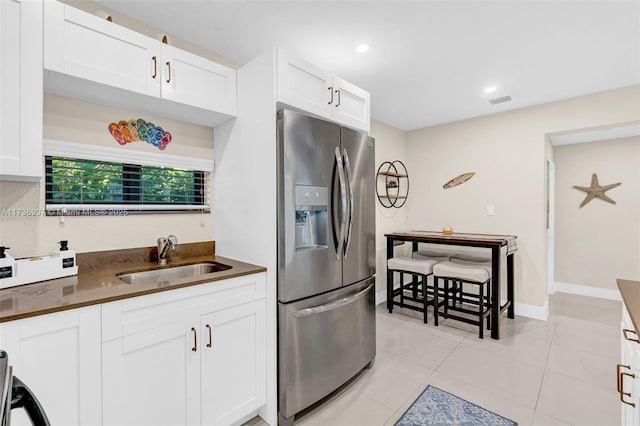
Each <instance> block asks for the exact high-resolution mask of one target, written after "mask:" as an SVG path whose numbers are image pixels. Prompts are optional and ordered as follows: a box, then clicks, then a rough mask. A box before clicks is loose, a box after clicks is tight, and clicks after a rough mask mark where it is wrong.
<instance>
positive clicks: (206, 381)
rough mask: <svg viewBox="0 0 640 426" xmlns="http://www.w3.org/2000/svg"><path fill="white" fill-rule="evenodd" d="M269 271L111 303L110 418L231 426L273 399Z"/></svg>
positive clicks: (106, 308)
mask: <svg viewBox="0 0 640 426" xmlns="http://www.w3.org/2000/svg"><path fill="white" fill-rule="evenodd" d="M264 287H265V274H264V273H262V274H254V275H248V276H244V277H237V278H232V279H228V280H224V281H217V282H214V283H210V284H202V285H199V286H193V287H188V288H183V289H179V290H172V291H166V292H163V293H157V294H153V295H149V296H141V297H135V298H131V299H126V300H123V301H118V302H112V303H108V304H105V305H103V310H102V327H103V328H102V329H103V343H102V394H103V420H104V424H105V425H187V424H188V425H200V424H202V425H229V424H234V423H237V422H239V421H240V420H243V419H244V418H245V417H246V416H247V415H250V414H251V413H254V412H255V411H256V410H257V409H258V408H259V407H260V406H261V405H263V404H264V403H265V399H266V384H265V380H266V378H265V377H266V371H265V368H266V367H265V365H266V361H265V329H264V327H265V325H264V324H265V309H264V303H265V302H264V294H265V292H264V291H265V288H264Z"/></svg>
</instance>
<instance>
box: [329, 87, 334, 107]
mask: <svg viewBox="0 0 640 426" xmlns="http://www.w3.org/2000/svg"><path fill="white" fill-rule="evenodd" d="M329 93H331V98H330V99H329V105H331V104H332V103H333V87H329Z"/></svg>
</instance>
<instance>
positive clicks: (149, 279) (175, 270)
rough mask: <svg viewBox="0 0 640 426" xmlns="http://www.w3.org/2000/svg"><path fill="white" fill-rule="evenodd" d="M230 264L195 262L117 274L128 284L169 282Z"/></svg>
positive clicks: (217, 270)
mask: <svg viewBox="0 0 640 426" xmlns="http://www.w3.org/2000/svg"><path fill="white" fill-rule="evenodd" d="M231 268H232V267H231V266H229V265H225V264H223V263H218V262H204V263H193V264H191V265H180V266H169V267H166V268H161V269H152V270H150V271H141V272H123V273H121V274H117V275H116V276H117V277H118V278H120V279H121V280H122V281H124V282H125V283H126V284H154V283H156V284H157V283H163V282H169V281H173V280H177V279H181V278H196V277H199V276H201V275H205V274H211V273H213V272H219V271H226V270H227V269H231Z"/></svg>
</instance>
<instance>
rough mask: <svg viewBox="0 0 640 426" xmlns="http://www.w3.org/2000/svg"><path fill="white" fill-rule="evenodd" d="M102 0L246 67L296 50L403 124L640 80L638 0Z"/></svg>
mask: <svg viewBox="0 0 640 426" xmlns="http://www.w3.org/2000/svg"><path fill="white" fill-rule="evenodd" d="M98 2H99V3H101V4H103V5H104V6H106V7H109V8H111V9H114V10H115V11H118V12H121V13H124V14H126V15H128V16H129V17H131V18H134V19H137V20H139V21H142V22H144V23H147V24H149V25H152V26H154V27H156V28H160V29H162V30H163V31H167V32H168V33H172V34H174V35H176V36H178V37H180V38H183V39H185V40H187V41H190V42H192V43H195V44H197V45H200V46H202V47H204V48H206V49H208V50H210V51H212V52H215V53H218V54H220V55H222V56H223V57H226V58H228V59H230V60H232V61H235V62H238V63H241V64H243V63H246V62H248V61H249V60H251V59H252V58H253V57H255V56H258V55H259V54H260V53H262V52H264V51H265V50H267V49H269V48H271V47H274V46H279V47H284V48H286V49H288V50H290V51H291V52H293V53H295V54H297V55H298V56H300V57H303V58H305V59H307V60H308V61H310V62H312V63H314V64H315V65H318V66H319V67H321V68H324V69H326V70H327V71H330V72H332V73H334V74H336V75H338V76H340V77H342V78H344V79H346V80H348V81H351V82H353V83H354V84H356V85H358V86H360V87H362V88H364V89H366V90H367V91H369V92H371V98H372V107H371V115H372V118H373V119H376V120H379V121H382V122H384V123H387V124H390V125H392V126H394V127H397V128H400V129H403V130H413V129H416V128H421V127H427V126H432V125H435V124H440V123H446V122H451V121H456V120H461V119H465V118H470V117H477V116H482V115H487V114H492V113H495V112H500V111H506V110H510V109H516V108H522V107H525V106H529V105H535V104H540V103H545V102H550V101H554V100H558V99H565V98H569V97H574V96H579V95H583V94H587V93H593V92H598V91H602V90H608V89H612V88H618V87H624V86H629V85H633V84H639V83H640V2H638V1H626V2H618V1H603V2H598V1H556V2H554V1H533V2H525V1H511V2H505V1H495V2H489V1H478V0H476V1H465V2H463V1H414V2H405V1H397V0H396V1H352V2H339V1H295V2H293V1H290V2H275V1H258V2H251V1H204V0H200V1H190V0H173V1H161V0H126V1H125V0H99V1H98ZM361 43H367V44H369V45H370V50H369V51H368V52H366V53H358V52H356V51H355V47H356V46H357V45H358V44H361ZM488 86H494V87H496V90H495V91H494V92H493V93H490V94H486V93H484V89H485V88H486V87H488ZM506 95H509V96H511V97H512V98H513V100H512V101H511V102H507V103H502V104H498V105H490V104H489V102H488V100H489V99H493V98H498V97H501V96H506Z"/></svg>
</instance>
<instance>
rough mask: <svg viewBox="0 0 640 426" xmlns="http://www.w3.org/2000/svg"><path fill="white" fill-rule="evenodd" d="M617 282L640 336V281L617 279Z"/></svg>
mask: <svg viewBox="0 0 640 426" xmlns="http://www.w3.org/2000/svg"><path fill="white" fill-rule="evenodd" d="M616 282H617V283H618V290H620V294H621V295H622V301H623V303H624V305H625V306H626V307H627V311H628V312H629V316H630V317H631V322H633V327H634V328H635V329H636V330H635V331H636V334H638V335H639V336H640V327H638V325H639V324H640V281H634V280H623V279H617V280H616Z"/></svg>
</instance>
